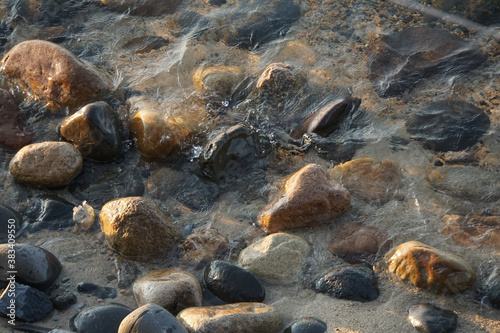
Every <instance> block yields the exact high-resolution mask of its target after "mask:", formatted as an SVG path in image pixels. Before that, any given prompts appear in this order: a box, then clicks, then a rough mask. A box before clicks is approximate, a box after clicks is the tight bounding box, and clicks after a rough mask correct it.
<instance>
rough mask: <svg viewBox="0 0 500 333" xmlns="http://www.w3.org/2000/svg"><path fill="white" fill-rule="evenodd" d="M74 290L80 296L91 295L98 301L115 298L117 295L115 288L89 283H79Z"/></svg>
mask: <svg viewBox="0 0 500 333" xmlns="http://www.w3.org/2000/svg"><path fill="white" fill-rule="evenodd" d="M76 290H78V292H80V293H82V294H89V295H93V296H95V297H97V298H100V299H106V298H115V297H116V295H117V293H118V292H117V291H116V289H115V288H111V287H101V286H98V285H97V284H95V283H91V282H80V283H79V284H78V285H77V286H76Z"/></svg>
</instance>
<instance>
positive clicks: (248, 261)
mask: <svg viewBox="0 0 500 333" xmlns="http://www.w3.org/2000/svg"><path fill="white" fill-rule="evenodd" d="M310 253H311V246H310V245H309V243H307V242H306V241H305V240H304V239H303V238H301V237H299V236H295V235H290V234H286V233H283V232H278V233H275V234H271V235H269V236H266V237H264V238H262V239H260V240H258V241H256V242H254V243H252V244H250V245H249V246H248V247H246V248H245V249H243V251H241V253H240V257H239V263H240V265H241V267H243V268H245V269H247V270H249V271H250V272H252V273H253V274H255V275H256V276H258V277H261V278H264V279H268V280H274V281H278V282H281V283H291V282H293V281H294V280H295V279H296V277H297V275H298V274H299V273H300V271H301V270H302V268H303V266H304V264H305V263H306V261H307V257H308V256H309V254H310Z"/></svg>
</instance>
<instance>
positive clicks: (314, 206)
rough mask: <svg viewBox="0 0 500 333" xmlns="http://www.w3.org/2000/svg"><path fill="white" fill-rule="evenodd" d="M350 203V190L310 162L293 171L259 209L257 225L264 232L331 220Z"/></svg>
mask: <svg viewBox="0 0 500 333" xmlns="http://www.w3.org/2000/svg"><path fill="white" fill-rule="evenodd" d="M350 204H351V198H350V195H349V192H348V191H347V190H346V189H345V188H344V187H343V186H342V185H340V184H338V183H337V182H335V181H333V180H331V179H330V177H329V176H328V174H327V173H326V172H325V171H324V170H323V168H322V167H321V166H319V165H317V164H309V165H307V166H305V167H304V168H302V169H300V170H299V171H297V172H296V173H294V174H293V175H292V176H291V177H290V178H289V179H288V181H287V182H286V184H285V186H284V187H283V188H282V189H281V190H280V193H279V194H278V196H277V197H276V198H275V199H274V200H273V201H272V202H271V203H269V204H268V205H267V206H266V207H264V209H263V210H262V211H261V212H260V214H259V217H258V224H259V227H260V228H261V229H262V230H264V231H265V232H267V233H273V232H277V231H282V230H288V229H296V228H305V227H312V226H315V225H318V224H321V223H325V222H331V220H332V219H334V218H336V217H338V216H340V215H342V214H343V213H344V212H345V211H346V210H347V209H349V207H350Z"/></svg>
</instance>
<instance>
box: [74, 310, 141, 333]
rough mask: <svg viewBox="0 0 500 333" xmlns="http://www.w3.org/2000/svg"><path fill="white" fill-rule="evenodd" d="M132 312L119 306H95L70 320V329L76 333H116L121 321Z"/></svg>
mask: <svg viewBox="0 0 500 333" xmlns="http://www.w3.org/2000/svg"><path fill="white" fill-rule="evenodd" d="M131 312H132V311H130V309H128V308H126V307H124V306H119V305H106V306H95V307H92V308H88V309H85V310H83V311H82V312H80V313H78V314H76V315H75V316H74V317H73V318H71V319H70V328H71V330H73V331H76V332H78V333H111V332H118V327H120V323H121V322H122V320H123V319H124V318H125V317H126V316H128V315H129V314H130V313H131Z"/></svg>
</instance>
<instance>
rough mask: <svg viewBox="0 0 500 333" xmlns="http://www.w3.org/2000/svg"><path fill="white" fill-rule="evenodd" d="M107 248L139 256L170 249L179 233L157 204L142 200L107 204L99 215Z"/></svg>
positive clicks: (132, 199)
mask: <svg viewBox="0 0 500 333" xmlns="http://www.w3.org/2000/svg"><path fill="white" fill-rule="evenodd" d="M99 220H100V223H101V229H102V232H103V233H104V235H105V236H106V241H107V242H108V244H109V246H110V247H111V248H112V249H113V250H114V251H116V252H118V253H120V254H121V255H124V256H142V255H148V254H152V253H156V252H159V251H165V250H169V249H171V248H172V247H173V246H174V245H175V244H176V242H177V240H178V239H179V233H178V232H177V231H176V230H175V228H174V227H173V226H172V224H171V223H170V221H169V219H168V218H167V217H166V216H165V214H163V212H162V211H161V210H160V209H159V208H158V206H156V204H155V203H154V202H153V201H152V200H150V199H146V198H143V197H128V198H120V199H116V200H113V201H110V202H108V203H106V204H105V205H104V206H103V207H102V210H101V213H100V214H99Z"/></svg>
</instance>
